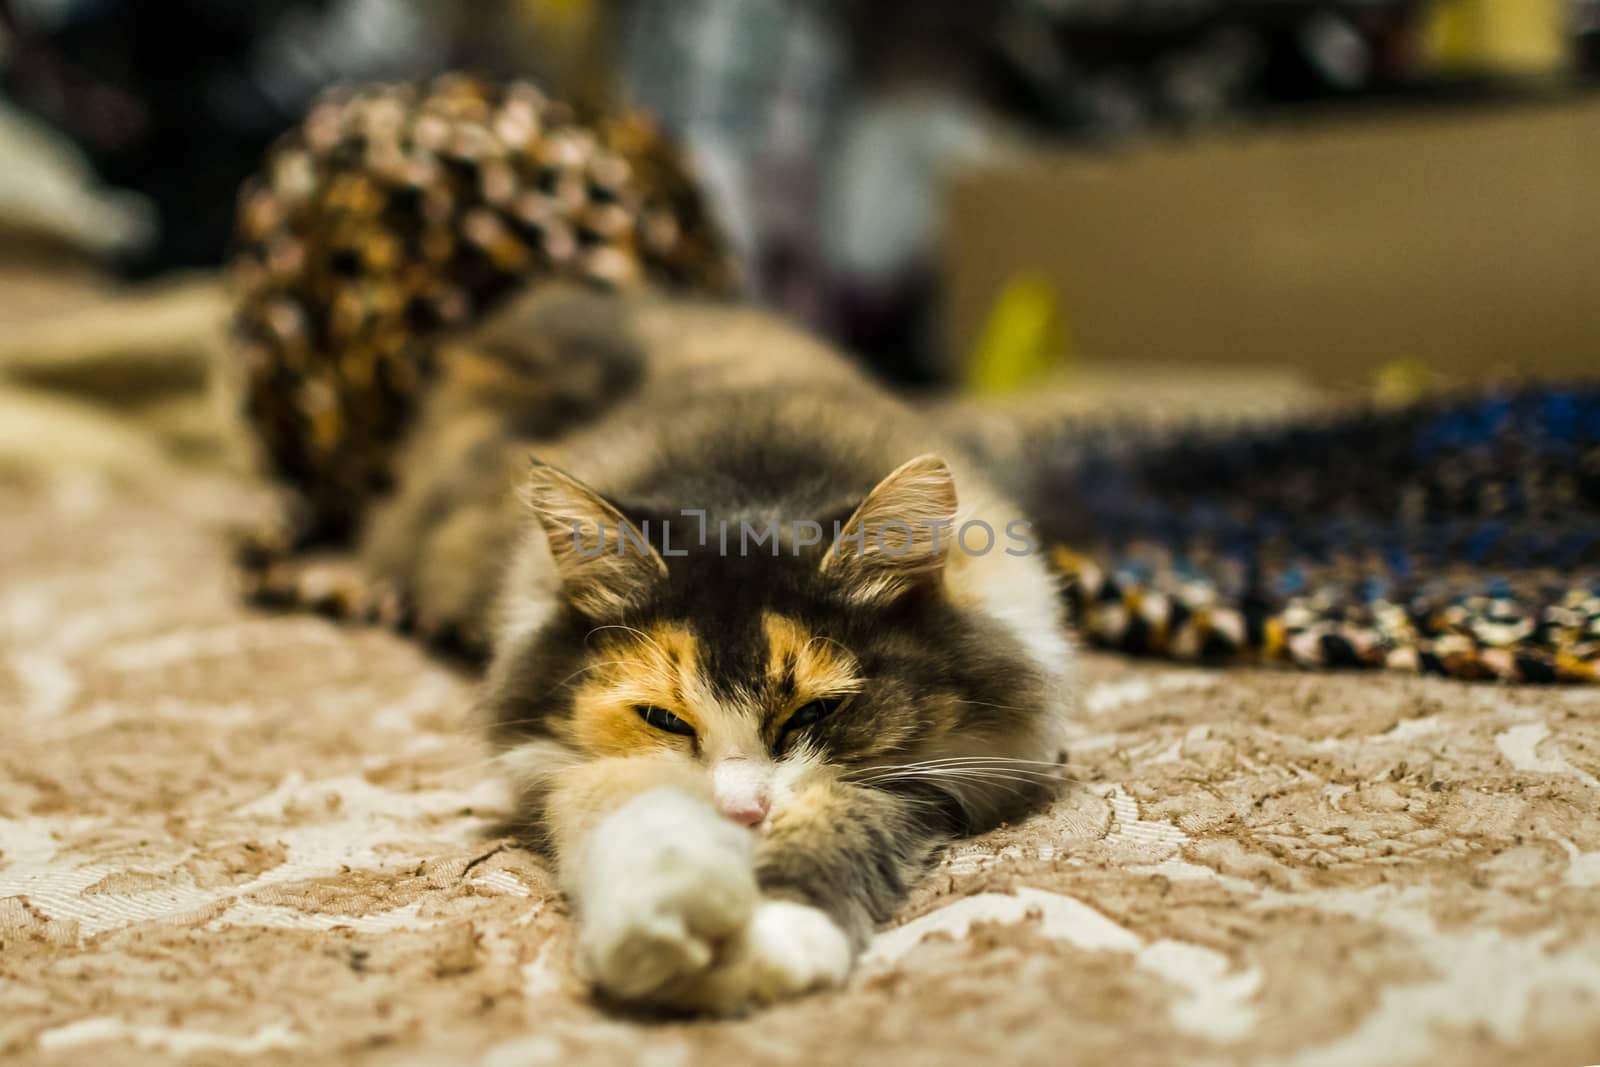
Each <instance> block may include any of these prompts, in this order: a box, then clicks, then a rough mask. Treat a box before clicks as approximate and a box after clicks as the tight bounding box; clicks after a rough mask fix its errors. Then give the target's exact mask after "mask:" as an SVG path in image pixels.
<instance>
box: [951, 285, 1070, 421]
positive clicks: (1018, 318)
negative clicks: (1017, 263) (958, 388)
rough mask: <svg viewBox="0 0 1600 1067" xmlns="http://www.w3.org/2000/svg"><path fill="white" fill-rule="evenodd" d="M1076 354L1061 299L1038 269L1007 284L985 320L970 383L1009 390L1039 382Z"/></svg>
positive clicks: (982, 388)
mask: <svg viewBox="0 0 1600 1067" xmlns="http://www.w3.org/2000/svg"><path fill="white" fill-rule="evenodd" d="M1070 354H1071V345H1070V344H1069V342H1068V339H1067V330H1066V323H1065V318H1064V316H1063V314H1062V311H1061V306H1060V301H1059V300H1057V298H1056V294H1055V290H1053V289H1052V288H1051V287H1050V285H1049V283H1048V282H1046V281H1045V280H1044V279H1042V278H1041V277H1039V276H1038V275H1035V274H1018V275H1015V276H1013V277H1012V279H1011V280H1010V281H1009V282H1007V283H1006V285H1005V287H1004V288H1003V289H1002V290H1001V291H1000V297H999V299H997V300H996V301H995V304H994V310H993V311H991V312H990V313H989V319H988V321H987V322H986V323H985V324H984V328H983V333H982V334H981V335H980V336H979V338H978V346H977V350H976V351H975V352H974V353H973V358H972V363H971V365H970V367H969V369H968V375H967V380H968V384H969V385H970V386H971V388H972V389H973V390H974V391H975V392H979V393H989V394H995V393H1008V392H1014V391H1015V390H1017V389H1019V388H1022V387H1023V386H1026V385H1028V384H1029V383H1031V382H1034V381H1037V380H1038V379H1039V378H1041V377H1043V376H1044V375H1045V374H1046V373H1048V372H1049V371H1050V369H1051V368H1052V367H1058V366H1062V365H1065V364H1066V363H1067V362H1068V360H1069V358H1070Z"/></svg>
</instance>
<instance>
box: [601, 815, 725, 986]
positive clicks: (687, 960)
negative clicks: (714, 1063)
mask: <svg viewBox="0 0 1600 1067" xmlns="http://www.w3.org/2000/svg"><path fill="white" fill-rule="evenodd" d="M751 849H752V839H751V835H750V832H749V831H748V830H745V829H744V828H743V827H740V826H736V825H734V824H733V823H731V822H729V821H728V820H727V819H724V818H722V817H721V816H720V815H718V814H717V813H716V811H715V810H713V809H712V808H711V806H710V805H708V804H705V803H703V802H701V801H698V800H695V799H693V798H691V797H687V796H684V795H683V794H681V793H678V792H675V791H672V790H655V791H653V792H650V793H647V794H645V795H644V796H641V797H639V798H638V799H636V800H634V801H632V802H630V803H629V804H627V805H626V806H625V807H623V808H621V809H619V810H618V811H617V812H615V813H613V814H612V815H610V816H609V817H608V818H606V820H605V821H604V822H603V823H601V825H600V826H599V827H598V828H597V829H596V831H595V833H594V835H593V837H592V839H591V843H590V846H589V849H588V853H587V855H586V856H585V857H584V861H583V867H582V871H581V874H580V878H579V884H578V887H577V888H578V890H579V896H580V904H581V908H582V913H583V914H582V920H581V923H580V928H579V935H578V953H579V964H580V966H581V967H582V968H583V970H584V971H585V972H586V973H587V974H588V975H589V976H590V978H591V979H593V981H594V982H595V984H596V985H597V986H599V987H600V988H601V989H602V990H603V991H605V992H606V993H608V994H610V995H612V996H614V997H618V998H619V999H623V1000H642V1001H651V1002H656V1003H676V1002H679V1001H684V1000H686V999H687V1000H695V999H698V998H697V997H695V996H693V994H694V993H696V992H697V991H698V990H699V988H700V987H701V986H702V985H703V978H704V976H705V975H706V974H707V972H708V971H709V970H710V969H711V968H712V965H713V963H715V961H716V957H717V955H718V952H719V948H720V947H721V946H724V945H725V944H727V943H729V942H731V941H734V940H735V939H736V938H737V937H738V935H740V934H741V933H742V932H743V930H744V929H745V927H746V926H747V925H748V923H749V920H750V917H751V915H752V914H753V912H754V911H755V906H756V901H757V892H756V880H755V871H754V867H753V864H752V861H751Z"/></svg>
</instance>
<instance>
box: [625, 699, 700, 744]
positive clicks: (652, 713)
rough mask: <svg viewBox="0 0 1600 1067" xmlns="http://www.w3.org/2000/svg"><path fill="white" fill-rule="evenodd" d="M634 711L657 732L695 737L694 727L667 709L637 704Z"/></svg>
mask: <svg viewBox="0 0 1600 1067" xmlns="http://www.w3.org/2000/svg"><path fill="white" fill-rule="evenodd" d="M633 710H634V711H636V712H638V713H639V718H641V719H643V720H644V721H645V722H647V723H649V724H650V725H651V726H654V727H655V728H656V729H657V730H665V731H666V732H667V733H669V734H682V735H683V736H684V737H693V736H694V727H693V726H690V725H689V724H688V723H686V722H684V721H683V720H682V719H680V718H678V717H677V716H676V715H674V714H672V712H670V711H668V710H667V709H666V708H658V707H656V706H655V705H654V704H635V705H634V706H633Z"/></svg>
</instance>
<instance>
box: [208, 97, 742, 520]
mask: <svg viewBox="0 0 1600 1067" xmlns="http://www.w3.org/2000/svg"><path fill="white" fill-rule="evenodd" d="M231 276H232V283H233V286H234V302H233V304H234V309H235V310H234V318H233V323H232V340H233V348H234V351H235V353H236V355H237V364H238V366H239V368H240V372H241V375H242V379H243V391H244V395H245V403H246V406H247V416H248V418H249V420H250V422H251V424H252V425H253V426H254V428H255V430H256V432H257V435H258V436H259V438H260V440H261V443H262V446H263V450H264V452H265V455H266V459H267V461H268V463H269V464H270V465H271V467H272V468H273V472H274V473H275V474H276V475H277V476H278V477H279V478H281V479H282V480H283V481H284V482H286V483H287V484H289V485H292V486H294V487H295V489H296V490H297V492H298V493H299V494H300V497H301V500H300V503H301V504H303V508H302V509H301V512H302V513H301V514H299V515H298V516H297V517H296V519H295V520H294V523H293V526H294V530H293V532H292V534H286V535H285V536H286V537H288V538H290V539H291V540H292V541H293V542H294V544H285V545H283V546H281V547H282V548H283V549H285V550H289V549H292V548H294V547H297V546H299V545H303V544H307V543H315V542H328V541H334V542H336V541H339V540H341V539H343V538H346V537H347V536H348V535H349V533H350V532H351V530H352V528H353V526H354V525H355V523H356V522H357V520H358V519H359V518H360V516H361V514H362V512H363V510H364V508H365V505H366V504H367V502H368V501H369V500H370V499H371V498H372V496H373V495H374V494H377V493H380V492H382V491H383V489H384V488H385V487H386V486H387V484H388V483H389V480H390V470H389V465H390V462H391V460H392V456H393V453H394V450H395V448H396V446H397V444H398V441H399V439H400V437H401V435H402V433H403V431H404V429H405V427H406V425H407V424H408V421H409V418H410V415H411V413H412V410H413V408H414V406H415V402H416V400H417V397H418V395H419V392H420V391H421V389H422V388H423V386H424V384H425V383H426V381H427V380H428V378H429V376H430V373H431V371H432V364H433V360H432V348H433V345H434V343H435V341H436V340H437V338H438V337H439V336H440V335H441V333H443V332H445V331H448V330H450V329H451V328H452V327H459V326H466V325H469V324H471V323H473V322H476V321H478V320H479V319H481V318H482V316H483V315H484V313H485V312H486V311H487V310H488V309H489V308H490V307H491V306H493V305H494V304H495V303H496V302H497V301H499V300H500V299H501V298H502V297H504V296H505V295H506V294H508V293H509V292H511V291H513V290H515V289H516V288H518V287H519V286H521V285H524V284H526V283H528V282H529V281H532V280H535V279H540V278H565V279H571V280H578V281H582V282H587V283H590V284H593V285H596V286H601V287H608V288H630V287H636V286H641V285H652V286H658V287H662V288H666V289H676V290H688V291H692V292H697V293H703V294H706V293H709V294H718V293H727V292H730V291H732V290H734V289H735V288H736V287H737V284H738V269H737V265H736V264H735V262H734V260H733V258H732V257H731V255H730V254H729V252H728V251H727V249H726V247H725V245H724V243H723V241H722V240H721V237H720V235H719V233H718V231H717V228H716V226H715V225H714V223H713V221H712V219H711V216H710V213H709V211H708V210H707V207H706V205H705V203H704V202H703V200H702V199H701V196H700V194H699V190H698V188H697V185H696V182H695V179H694V177H693V175H692V174H691V172H690V170H689V168H688V166H687V164H686V161H685V160H684V159H683V157H682V156H681V155H680V153H679V152H678V151H677V150H676V148H675V147H674V146H673V145H672V143H671V142H669V141H668V140H667V139H666V138H665V137H664V136H663V135H662V134H660V133H659V132H658V131H657V130H656V128H655V127H654V126H653V125H652V124H651V123H650V122H649V120H647V119H646V118H644V117H643V116H642V115H639V114H637V113H628V112H624V113H615V114H603V113H592V114H591V113H585V112H583V111H582V110H581V109H579V108H576V107H574V106H572V105H569V104H566V103H563V102H560V101H556V100H552V99H550V98H549V97H547V96H546V95H545V94H544V93H543V92H541V91H540V90H539V89H538V88H537V87H535V86H533V85H531V84H529V83H526V82H510V83H507V84H498V83H493V82H490V81H486V80H483V79H478V78H473V77H469V76H463V75H449V76H444V77H440V78H437V79H434V80H432V81H430V82H427V83H425V84H420V85H379V86H371V87H366V88H361V89H355V90H335V91H332V92H330V93H329V94H328V95H326V96H325V97H324V98H323V99H321V100H320V101H319V102H318V103H317V104H316V105H315V106H314V107H313V108H312V109H311V111H310V112H309V114H308V115H307V116H306V118H305V120H304V122H303V123H302V124H301V125H300V126H299V127H298V128H297V129H295V130H293V131H291V132H289V133H288V134H286V135H285V136H284V137H283V138H282V139H281V140H280V141H279V142H278V144H277V145H276V146H275V147H274V148H273V149H272V151H271V153H270V154H269V156H268V158H267V160H266V163H265V166H264V168H263V170H262V172H261V173H260V175H258V176H257V177H256V178H255V179H253V180H252V181H250V182H248V183H247V184H246V185H245V187H244V189H243V190H242V192H241V195H240V201H239V215H238V223H237V234H236V242H235V251H234V254H233V258H232V263H231Z"/></svg>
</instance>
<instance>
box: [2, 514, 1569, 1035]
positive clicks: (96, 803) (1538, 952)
mask: <svg viewBox="0 0 1600 1067" xmlns="http://www.w3.org/2000/svg"><path fill="white" fill-rule="evenodd" d="M235 506H236V501H235V499H234V497H233V496H232V495H231V494H230V493H229V492H228V491H225V490H219V489H212V488H206V487H204V486H201V485H198V484H186V485H184V486H181V487H179V488H178V489H175V490H169V491H167V492H165V493H163V494H162V496H161V497H160V498H159V499H153V498H147V497H141V496H138V495H134V494H131V493H129V492H126V491H111V490H108V489H104V488H97V487H96V485H95V484H94V483H91V482H65V483H58V484H56V485H55V487H54V488H49V489H34V490H24V489H5V490H0V515H3V516H4V518H3V519H0V727H3V738H4V744H3V746H0V1060H3V1061H5V1062H7V1063H14V1062H15V1063H32V1062H50V1063H56V1062H59V1063H138V1062H181V1063H187V1064H206V1063H218V1064H223V1063H226V1064H229V1065H234V1067H237V1065H240V1064H247V1063H249V1064H253V1063H258V1062H259V1063H280V1062H282V1063H301V1062H305V1063H316V1062H348V1063H358V1064H378V1063H398V1062H407V1063H447V1062H480V1063H484V1064H493V1065H496V1067H499V1065H506V1067H509V1065H520V1064H544V1063H551V1064H554V1063H579V1062H595V1063H624V1062H639V1063H648V1064H656V1065H661V1067H670V1065H678V1064H683V1065H689V1064H698V1063H722V1062H727V1063H750V1064H834V1063H840V1064H843V1063H874V1064H883V1063H892V1064H898V1063H912V1064H919V1065H920V1064H928V1065H937V1064H963V1065H966V1064H972V1063H982V1064H995V1065H999V1064H1011V1063H1017V1064H1040V1065H1045V1064H1049V1065H1058V1064H1072V1063H1083V1064H1093V1063H1116V1064H1132V1065H1140V1064H1179V1063H1181V1064H1186V1065H1189V1064H1224V1063H1228V1064H1231V1063H1262V1064H1266V1063H1272V1064H1293V1065H1298V1067H1321V1065H1328V1067H1336V1065H1344V1064H1351V1065H1356V1064H1445V1063H1448V1064H1453V1065H1470V1064H1485V1065H1489V1064H1494V1065H1499V1064H1509V1063H1518V1064H1550V1065H1563V1067H1570V1065H1578V1064H1592V1063H1600V779H1597V776H1600V692H1576V691H1542V692H1536V691H1529V690H1507V689H1498V688H1491V687H1475V688H1474V687H1467V686H1462V685H1458V684H1454V683H1447V682H1442V681H1437V680H1428V679H1413V678H1399V677H1387V678H1373V677H1348V676H1344V677H1312V676H1304V675H1293V674H1268V673H1259V672H1239V673H1209V672H1201V671H1196V670H1182V669H1173V668H1165V667H1152V666H1143V665H1130V664H1126V663H1123V662H1120V661H1117V660H1113V659H1109V658H1103V657H1089V658H1088V660H1087V665H1086V668H1085V675H1086V687H1085V701H1084V704H1085V706H1084V710H1083V714H1082V718H1081V721H1080V722H1079V724H1078V727H1077V731H1076V733H1077V740H1076V743H1075V745H1074V748H1073V752H1072V763H1073V767H1074V773H1075V777H1076V783H1075V785H1074V787H1073V788H1072V789H1071V791H1070V792H1069V794H1068V795H1067V796H1066V797H1065V798H1064V799H1062V800H1061V801H1060V802H1059V803H1058V804H1057V805H1056V806H1055V807H1054V808H1053V809H1052V810H1050V811H1048V812H1046V813H1043V814H1041V815H1039V816H1038V817H1036V818H1034V819H1032V820H1031V821H1029V822H1027V823H1025V824H1023V825H1020V826H1016V827H1011V828H1007V829H1003V830H1001V831H999V832H996V833H994V834H991V835H989V836H988V837H985V838H983V839H981V840H977V841H974V842H971V843H970V844H967V845H964V846H962V847H960V848H958V849H956V850H955V851H954V852H953V853H952V854H951V855H950V856H948V858H947V859H946V860H945V861H944V863H943V865H942V866H941V867H940V869H939V870H938V871H936V872H935V874H934V875H933V876H932V877H931V878H929V879H928V881H927V882H926V884H925V885H924V887H923V888H922V890H921V891H920V892H919V893H918V894H917V895H916V897H915V899H914V900H913V901H912V903H911V904H910V905H909V906H908V907H907V908H906V909H905V911H904V913H903V914H902V915H901V916H900V918H899V920H898V922H897V924H896V925H895V926H894V927H893V928H892V929H889V930H887V931H885V932H884V933H882V934H881V935H880V937H879V939H878V940H877V942H876V943H875V945H874V946H873V948H872V950H871V952H870V954H869V956H868V958H867V959H866V960H865V961H864V962H863V964H862V965H861V966H860V967H859V969H858V970H857V972H856V974H855V976H854V977H853V978H852V979H851V981H850V983H849V985H848V986H847V987H846V988H845V989H843V990H840V991H838V992H833V993H828V994H824V995H820V996H816V997H813V998H811V999H808V1000H804V1001H801V1002H798V1003H795V1004H792V1005H788V1006H784V1007H781V1008H779V1009H776V1010H773V1011H769V1012H767V1013H765V1014H761V1015H758V1016H754V1017H751V1018H748V1019H744V1020H740V1021H735V1022H708V1021H694V1020H691V1021H683V1020H678V1021H670V1020H668V1021H661V1020H640V1019H634V1018H626V1017H621V1016H618V1015H615V1014H607V1013H605V1012H604V1011H602V1010H600V1009H598V1008H596V1007H595V1006H594V1005H592V1004H591V1003H590V1002H589V1001H588V1000H586V998H585V996H584V990H583V989H582V987H581V985H580V984H579V983H578V982H577V981H576V979H575V978H574V976H573V974H572V972H571V970H570V967H569V959H568V949H569V945H568V940H569V932H570V930H569V924H568V921H567V917H566V915H565V914H564V911H563V907H562V904H561V902H560V900H559V898H558V897H557V896H556V895H555V894H554V893H553V891H552V887H551V882H550V879H549V877H548V875H547V874H546V872H545V871H544V870H543V869H542V868H541V866H540V864H539V863H538V862H537V861H536V860H535V859H533V858H532V857H530V856H529V855H527V854H526V853H524V852H522V851H519V850H518V849H516V848H515V847H512V846H511V845H510V844H509V843H508V842H506V841H503V840H500V839H497V838H496V837H495V836H494V835H495V826H496V820H497V816H498V815H499V814H500V813H501V812H503V811H504V806H503V805H504V798H503V796H502V795H501V793H500V791H499V789H498V787H497V785H496V783H495V782H494V781H493V780H492V779H490V778H489V777H488V776H486V775H485V774H484V772H483V769H482V766H481V762H480V761H481V759H482V757H483V752H482V751H481V749H480V747H479V745H478V743H477V741H476V739H475V736H474V732H473V729H472V726H471V721H470V714H469V709H470V705H471V700H472V692H473V682H472V680H471V679H470V678H465V677H461V676H459V675H457V674H455V673H452V671H451V670H450V669H448V668H446V667H445V666H442V665H440V664H438V663H435V662H432V661H430V660H429V659H428V658H426V657H425V656H424V655H423V654H421V653H420V652H418V651H417V650H416V649H414V648H412V647H411V646H410V645H408V644H406V643H405V642H403V641H401V640H398V639H395V638H392V637H389V636H387V635H384V634H381V633H375V632H363V631H355V630H346V629H339V628H336V627H335V626H333V625H330V624H328V623H325V622H322V621H320V620H316V619H308V618H271V617H263V616H260V615H253V614H250V613H249V612H246V611H244V610H242V609H241V608H239V607H238V606H237V605H236V604H235V602H234V600H233V597H232V594H231V592H230V590H229V587H228V582H227V576H226V569H225V567H224V563H223V554H222V550H221V542H220V539H219V537H218V535H217V533H216V524H217V522H218V520H220V519H221V518H223V517H224V516H226V515H227V514H228V513H229V512H230V511H231V510H232V509H233V508H234V507H235Z"/></svg>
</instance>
